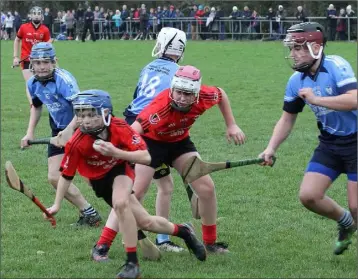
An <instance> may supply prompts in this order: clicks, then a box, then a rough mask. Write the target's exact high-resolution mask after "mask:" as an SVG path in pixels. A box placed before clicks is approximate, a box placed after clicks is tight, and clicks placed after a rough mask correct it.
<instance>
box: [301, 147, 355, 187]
mask: <svg viewBox="0 0 358 279" xmlns="http://www.w3.org/2000/svg"><path fill="white" fill-rule="evenodd" d="M306 172H318V173H321V174H324V175H326V176H328V177H329V178H330V179H331V180H332V181H334V180H335V179H336V178H337V177H338V176H339V175H340V174H341V173H346V174H347V177H348V180H351V181H357V142H351V143H348V144H343V145H336V144H329V143H323V142H320V144H319V145H318V147H317V148H316V149H315V151H314V153H313V156H312V158H311V161H310V162H309V163H308V166H307V169H306Z"/></svg>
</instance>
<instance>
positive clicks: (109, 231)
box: [91, 193, 119, 262]
mask: <svg viewBox="0 0 358 279" xmlns="http://www.w3.org/2000/svg"><path fill="white" fill-rule="evenodd" d="M111 194H112V193H110V194H109V195H111ZM118 231H119V221H118V218H117V215H116V212H115V211H114V210H113V208H111V211H110V213H109V215H108V218H107V222H106V225H105V226H104V227H103V229H102V232H101V235H100V237H99V239H98V241H97V243H96V244H95V246H94V247H93V248H92V252H91V258H92V259H93V260H94V261H96V262H107V261H108V260H109V258H108V252H109V249H110V248H111V246H112V243H113V241H114V239H115V238H116V236H117V233H118Z"/></svg>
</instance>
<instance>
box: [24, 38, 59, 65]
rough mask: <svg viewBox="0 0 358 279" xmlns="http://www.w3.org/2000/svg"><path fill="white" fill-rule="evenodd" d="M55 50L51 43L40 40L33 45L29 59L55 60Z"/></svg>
mask: <svg viewBox="0 0 358 279" xmlns="http://www.w3.org/2000/svg"><path fill="white" fill-rule="evenodd" d="M55 58H56V51H55V48H54V47H53V45H52V44H51V43H47V42H41V43H37V44H35V45H33V47H32V49H31V53H30V59H33V60H51V61H55Z"/></svg>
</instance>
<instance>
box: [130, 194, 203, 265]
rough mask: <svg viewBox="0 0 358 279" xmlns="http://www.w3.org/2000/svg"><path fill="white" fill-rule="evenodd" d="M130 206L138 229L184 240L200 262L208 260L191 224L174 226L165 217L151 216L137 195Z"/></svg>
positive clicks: (131, 200)
mask: <svg viewBox="0 0 358 279" xmlns="http://www.w3.org/2000/svg"><path fill="white" fill-rule="evenodd" d="M130 205H131V209H132V212H133V215H134V217H135V219H136V221H137V225H138V227H140V228H141V229H143V230H146V231H150V232H154V233H162V234H169V235H174V236H177V237H179V238H182V239H183V240H184V241H185V243H186V245H187V247H188V249H189V251H191V252H192V253H193V254H194V255H195V256H196V257H197V259H199V260H200V261H204V260H205V259H206V250H205V247H204V245H203V244H202V243H201V242H200V241H199V240H198V239H197V238H196V236H195V233H194V230H193V229H192V227H191V226H190V225H189V224H181V225H179V224H173V223H171V222H169V221H168V220H167V219H165V218H163V217H160V216H151V215H149V213H148V212H147V211H146V210H145V209H144V207H143V206H142V205H141V203H140V202H139V201H138V199H137V198H136V197H135V195H132V196H131V199H130Z"/></svg>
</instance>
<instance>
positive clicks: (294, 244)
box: [1, 41, 357, 278]
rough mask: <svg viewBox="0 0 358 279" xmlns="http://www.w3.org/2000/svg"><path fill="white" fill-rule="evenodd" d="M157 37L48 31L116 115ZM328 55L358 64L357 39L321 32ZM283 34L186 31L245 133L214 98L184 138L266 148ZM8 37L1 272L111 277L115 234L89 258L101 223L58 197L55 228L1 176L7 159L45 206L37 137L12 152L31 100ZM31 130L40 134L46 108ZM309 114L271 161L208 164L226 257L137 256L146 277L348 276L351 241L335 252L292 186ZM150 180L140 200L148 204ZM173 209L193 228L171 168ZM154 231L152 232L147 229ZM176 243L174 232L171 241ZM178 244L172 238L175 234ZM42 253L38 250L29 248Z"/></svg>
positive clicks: (215, 149)
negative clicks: (100, 258)
mask: <svg viewBox="0 0 358 279" xmlns="http://www.w3.org/2000/svg"><path fill="white" fill-rule="evenodd" d="M153 45H154V42H134V41H120V42H119V41H98V42H96V43H92V42H86V43H85V44H82V43H76V42H56V43H55V46H56V50H57V55H58V57H59V64H60V66H61V67H63V68H65V69H67V70H69V71H70V72H72V73H73V74H74V76H75V77H76V78H77V80H78V83H79V85H80V88H81V89H82V90H84V89H90V88H100V89H104V90H107V91H108V92H110V93H111V95H112V98H113V102H114V109H115V112H116V114H117V115H118V116H121V114H122V111H123V109H124V108H125V107H126V105H127V104H128V103H129V101H130V100H131V98H132V94H133V91H134V88H135V86H136V82H137V78H138V75H139V73H140V70H141V68H142V67H143V66H144V65H145V64H147V63H148V62H150V61H151V59H152V58H151V57H150V52H151V50H152V47H153ZM327 54H339V55H342V56H343V57H344V58H346V59H347V60H348V61H349V62H350V63H351V64H352V66H353V67H355V68H354V70H355V72H357V71H356V70H357V68H356V61H357V57H356V46H355V45H354V44H349V43H330V44H329V46H328V48H327ZM284 55H285V50H284V49H283V47H282V45H281V44H280V43H276V42H273V43H262V42H245V43H241V42H240V43H234V42H189V43H188V47H187V51H186V53H185V59H184V62H185V63H186V64H193V65H195V66H197V67H198V68H200V69H201V71H202V74H203V82H204V83H205V84H210V85H216V86H220V87H223V88H224V89H225V90H226V92H227V93H228V95H229V98H230V100H231V105H232V108H233V111H234V115H235V117H236V119H237V122H238V124H239V126H240V127H241V128H242V129H243V131H244V132H245V133H246V135H247V143H246V144H245V145H244V146H240V147H237V146H233V145H229V144H228V143H227V142H226V140H225V125H224V123H223V119H222V117H221V115H220V111H219V110H218V108H213V109H212V110H210V111H208V112H207V113H206V114H205V115H204V116H202V117H201V118H200V119H199V120H198V122H197V123H196V124H195V125H194V127H193V129H192V133H191V134H192V138H193V140H194V142H195V143H196V146H197V148H198V150H199V151H200V153H201V155H202V157H203V159H204V160H207V161H225V160H228V159H230V160H240V159H244V158H251V157H255V156H257V155H258V154H259V153H260V152H261V151H263V150H264V148H265V147H266V144H267V142H268V140H269V138H270V136H271V132H272V128H273V126H274V124H275V123H276V121H277V120H278V119H279V117H280V115H281V113H282V110H281V107H282V102H283V96H284V88H285V85H286V82H287V80H288V78H289V76H290V75H291V73H292V71H291V70H290V68H289V67H288V64H287V63H286V62H285V60H284ZM11 63H12V42H4V41H1V69H2V75H1V151H2V152H1V169H2V171H1V174H2V177H1V178H2V179H1V181H2V184H1V221H2V222H1V238H2V241H1V246H2V249H1V261H2V265H1V274H2V275H1V277H4V278H41V277H42V278H60V277H61V278H113V277H114V275H115V274H116V273H117V272H118V270H119V267H120V265H121V264H122V263H123V261H124V258H125V254H124V251H123V248H122V245H121V241H120V238H119V237H118V238H117V240H116V241H115V243H114V244H113V247H112V249H111V251H110V257H111V258H112V259H113V260H112V262H111V263H109V264H97V263H94V262H91V261H90V259H89V251H90V249H91V247H92V245H93V244H94V243H95V241H96V240H97V238H98V237H99V235H100V232H101V229H85V230H73V229H71V228H70V226H69V224H70V223H72V222H74V221H76V219H77V214H78V213H77V211H76V210H75V209H74V208H73V207H72V206H70V205H69V204H68V203H67V202H64V203H63V208H62V210H61V212H60V213H59V214H58V216H57V220H58V227H57V229H55V230H54V229H52V228H51V226H50V224H49V223H47V222H45V221H43V220H42V216H41V213H40V211H39V210H38V208H36V206H35V205H34V204H32V203H31V201H29V200H27V199H26V198H25V197H24V196H23V195H21V194H20V193H18V192H14V191H13V190H11V189H10V188H9V187H7V186H6V183H5V182H4V177H3V166H4V162H5V160H11V161H12V162H13V164H14V166H15V168H17V170H18V173H19V175H20V176H21V177H22V179H23V181H24V182H25V183H26V184H27V185H29V186H30V188H31V189H32V190H33V191H34V192H35V194H36V195H37V196H38V197H39V198H40V200H41V201H43V203H44V204H45V205H46V206H50V205H51V204H52V202H53V200H54V190H53V189H52V187H51V186H49V184H48V183H47V159H46V154H47V153H46V147H45V146H34V147H32V148H31V149H29V150H26V151H20V149H19V144H20V140H21V138H22V137H23V136H24V135H25V133H26V128H27V123H28V116H29V105H28V102H27V99H26V97H25V91H24V81H23V78H22V74H21V71H20V69H14V70H11V69H10V65H11ZM42 116H43V117H42V119H41V121H40V123H39V126H38V129H37V133H36V136H37V137H45V136H48V135H49V127H48V117H47V111H46V110H44V112H43V115H42ZM317 135H318V130H317V128H316V124H315V118H314V116H313V114H312V113H311V111H310V110H309V109H308V108H306V109H305V110H304V112H303V113H302V114H301V115H300V117H299V119H298V121H297V124H296V128H295V130H294V131H293V133H292V135H291V136H290V138H289V139H288V140H287V141H286V142H285V143H284V144H283V145H282V146H281V148H280V150H279V152H278V154H277V156H278V160H277V162H276V165H275V167H274V168H272V169H271V168H261V167H258V166H248V167H242V168H237V169H232V170H228V171H222V172H217V173H214V174H213V175H212V177H213V179H214V181H215V184H216V187H217V196H218V211H219V212H218V216H219V217H222V218H221V219H220V220H219V222H218V236H219V240H221V241H227V242H229V244H230V250H231V253H230V254H229V255H226V256H210V257H209V258H208V260H207V261H206V262H204V263H201V262H198V261H196V260H195V259H194V258H193V256H190V255H189V254H187V253H185V254H183V255H173V254H168V253H167V254H165V255H164V257H163V258H162V260H161V261H160V262H154V263H153V262H148V261H143V260H141V269H142V273H143V274H142V277H143V278H253V277H257V278H289V277H291V278H299V277H301V278H308V277H309V278H319V277H320V278H354V277H356V275H357V251H356V249H354V247H355V246H356V243H357V242H356V240H354V242H353V245H352V248H351V249H350V250H348V251H347V252H346V253H345V254H344V255H343V256H338V257H335V256H333V253H332V251H333V250H332V249H333V244H334V241H335V238H336V233H337V232H336V224H335V223H334V222H332V221H330V220H327V219H324V218H321V217H318V216H317V215H315V214H313V213H311V212H308V211H307V210H305V209H304V208H303V206H302V205H301V204H300V203H299V201H298V198H297V194H298V189H299V184H300V181H301V179H302V175H303V171H304V169H305V166H306V164H307V162H308V161H309V159H310V157H311V154H312V152H313V150H314V148H315V146H316V145H317V142H318V141H317ZM76 182H77V185H78V186H79V188H80V189H81V191H82V192H83V193H84V195H85V196H86V197H87V199H88V200H89V201H90V202H91V203H92V204H93V205H94V206H95V207H96V208H97V209H99V211H100V213H101V214H102V216H103V217H104V218H106V217H107V215H108V212H109V208H108V207H107V206H106V204H105V203H104V202H103V201H102V200H99V199H97V198H96V197H95V195H94V194H93V193H92V190H91V189H90V188H89V187H88V186H87V185H86V184H85V183H84V182H83V181H82V180H81V179H79V178H76ZM155 195H156V189H155V186H154V185H153V186H152V187H151V190H150V191H149V193H148V196H147V197H146V200H145V207H146V208H147V209H148V210H149V212H151V213H154V204H155V203H154V200H155ZM329 195H330V196H331V197H332V198H334V199H335V200H336V201H337V202H339V203H340V204H342V205H343V206H345V207H346V206H347V202H346V200H347V199H346V178H345V177H344V176H342V177H341V178H340V179H338V180H337V181H336V183H335V184H334V185H333V187H332V188H331V189H330V191H329ZM171 220H172V221H174V222H184V221H192V222H193V223H194V225H195V226H196V229H197V231H198V234H199V235H201V234H200V222H198V221H194V220H192V218H191V213H190V208H189V203H188V202H187V198H186V194H185V191H184V188H183V187H182V186H181V181H180V179H179V177H178V176H177V175H176V174H175V193H174V197H173V202H172V209H171ZM150 238H151V239H152V240H154V238H155V236H154V235H153V234H151V235H150ZM178 242H179V241H178ZM179 243H180V242H179ZM38 250H41V251H44V252H45V253H44V254H42V255H38V254H37V251H38Z"/></svg>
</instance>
